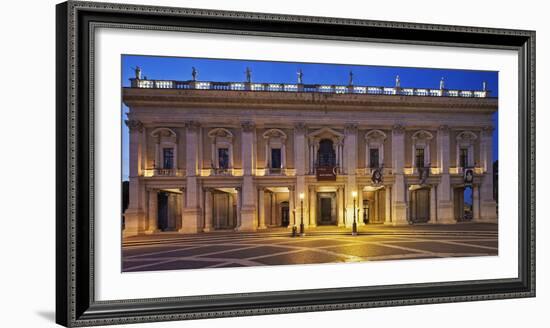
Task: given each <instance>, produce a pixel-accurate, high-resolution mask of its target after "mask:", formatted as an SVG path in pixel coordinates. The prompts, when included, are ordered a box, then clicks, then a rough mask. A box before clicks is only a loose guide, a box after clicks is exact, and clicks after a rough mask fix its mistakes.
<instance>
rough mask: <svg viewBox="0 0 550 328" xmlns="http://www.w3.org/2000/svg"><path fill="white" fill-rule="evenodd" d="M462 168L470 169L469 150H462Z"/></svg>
mask: <svg viewBox="0 0 550 328" xmlns="http://www.w3.org/2000/svg"><path fill="white" fill-rule="evenodd" d="M460 167H468V149H467V148H460Z"/></svg>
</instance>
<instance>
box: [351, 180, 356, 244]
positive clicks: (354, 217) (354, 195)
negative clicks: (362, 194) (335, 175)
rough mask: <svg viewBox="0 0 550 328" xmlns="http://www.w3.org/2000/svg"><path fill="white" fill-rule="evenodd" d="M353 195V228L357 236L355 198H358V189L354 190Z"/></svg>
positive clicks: (353, 233) (352, 233) (352, 231)
mask: <svg viewBox="0 0 550 328" xmlns="http://www.w3.org/2000/svg"><path fill="white" fill-rule="evenodd" d="M351 196H352V197H353V226H352V230H351V235H352V236H357V219H356V214H357V213H356V212H355V200H356V199H357V191H352V192H351Z"/></svg>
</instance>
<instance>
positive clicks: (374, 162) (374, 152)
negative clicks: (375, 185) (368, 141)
mask: <svg viewBox="0 0 550 328" xmlns="http://www.w3.org/2000/svg"><path fill="white" fill-rule="evenodd" d="M369 152H370V154H369V158H370V163H369V167H371V168H378V167H380V156H379V150H378V148H371V149H370V150H369Z"/></svg>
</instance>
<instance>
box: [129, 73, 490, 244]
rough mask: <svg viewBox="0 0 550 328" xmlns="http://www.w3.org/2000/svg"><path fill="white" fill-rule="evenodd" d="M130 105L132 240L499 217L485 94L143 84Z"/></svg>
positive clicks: (136, 86)
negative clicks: (467, 197)
mask: <svg viewBox="0 0 550 328" xmlns="http://www.w3.org/2000/svg"><path fill="white" fill-rule="evenodd" d="M123 102H124V103H125V104H126V105H127V106H128V107H129V113H128V120H127V121H126V124H127V125H128V127H129V131H130V146H129V149H130V158H129V177H130V192H129V193H130V195H129V197H130V198H129V199H130V200H129V207H128V209H127V210H126V212H125V213H124V217H125V229H124V235H136V234H145V233H154V232H157V231H161V230H162V231H179V232H182V233H199V232H206V231H213V230H236V231H257V230H263V229H270V228H275V227H278V228H280V227H292V226H295V225H298V224H300V223H303V224H304V226H305V227H306V229H314V227H317V226H322V225H328V226H330V225H332V226H335V227H336V226H338V227H351V225H352V223H353V221H354V220H355V221H356V222H357V224H358V225H359V226H361V225H368V224H378V223H380V224H381V223H383V224H389V225H404V224H411V223H435V224H453V223H456V222H457V221H461V220H463V219H470V220H473V221H489V222H496V220H497V211H496V208H497V206H496V202H495V200H494V196H493V157H492V149H493V147H492V143H493V121H492V115H493V114H494V113H495V112H496V111H497V104H498V99H496V98H492V97H489V92H488V91H487V90H485V86H484V88H483V89H481V90H477V91H461V90H447V89H445V88H444V86H443V85H442V87H441V88H440V89H421V88H401V87H400V86H399V84H397V85H396V87H392V88H387V87H361V86H353V85H348V86H334V85H327V86H325V85H304V84H301V83H299V84H266V83H251V82H245V83H239V82H237V83H227V82H198V81H158V80H143V79H140V78H137V77H136V78H135V79H131V87H126V88H123ZM468 187H470V188H471V190H472V198H473V202H472V206H471V213H470V214H469V215H470V217H467V216H468V215H467V213H465V210H464V208H465V206H464V196H463V195H464V192H463V191H464V188H468ZM353 195H355V196H353Z"/></svg>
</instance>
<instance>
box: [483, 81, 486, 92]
mask: <svg viewBox="0 0 550 328" xmlns="http://www.w3.org/2000/svg"><path fill="white" fill-rule="evenodd" d="M483 91H487V82H485V81H483Z"/></svg>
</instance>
